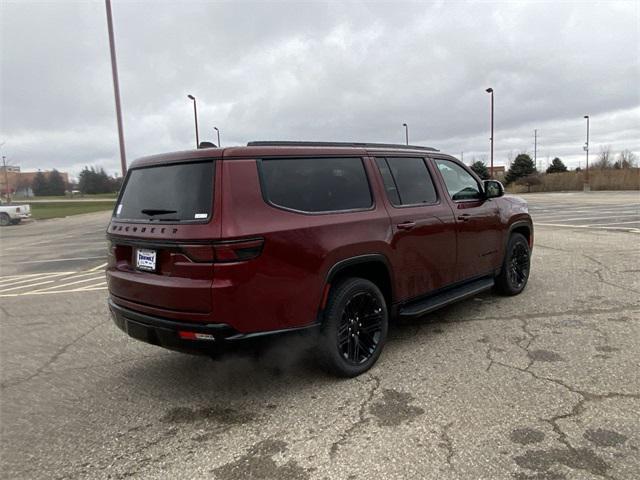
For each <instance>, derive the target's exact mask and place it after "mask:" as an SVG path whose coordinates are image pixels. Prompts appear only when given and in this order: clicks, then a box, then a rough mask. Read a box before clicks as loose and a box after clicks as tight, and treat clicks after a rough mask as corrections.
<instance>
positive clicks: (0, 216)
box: [0, 212, 11, 227]
mask: <svg viewBox="0 0 640 480" xmlns="http://www.w3.org/2000/svg"><path fill="white" fill-rule="evenodd" d="M10 224H11V217H9V215H7V214H6V213H4V212H2V213H0V225H2V226H3V227H6V226H7V225H10Z"/></svg>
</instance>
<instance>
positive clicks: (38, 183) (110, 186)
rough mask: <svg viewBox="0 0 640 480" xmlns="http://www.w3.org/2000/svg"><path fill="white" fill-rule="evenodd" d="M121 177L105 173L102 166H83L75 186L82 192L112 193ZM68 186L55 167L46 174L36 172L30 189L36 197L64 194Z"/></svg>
mask: <svg viewBox="0 0 640 480" xmlns="http://www.w3.org/2000/svg"><path fill="white" fill-rule="evenodd" d="M121 185H122V178H114V177H110V176H109V175H107V172H105V171H104V168H99V169H98V168H95V167H84V168H83V169H82V171H81V172H80V176H79V180H78V185H77V188H78V190H80V192H81V193H83V194H96V193H114V192H117V191H118V190H119V189H120V186H121ZM69 188H70V186H69V185H67V184H66V182H65V180H64V177H63V176H62V175H61V174H60V172H59V171H58V170H56V169H55V168H54V169H53V170H52V171H50V172H48V173H47V174H45V173H43V172H38V173H36V176H35V177H34V179H33V182H32V183H31V190H33V194H34V195H35V196H37V197H42V196H64V194H65V193H66V191H67V190H68V189H69Z"/></svg>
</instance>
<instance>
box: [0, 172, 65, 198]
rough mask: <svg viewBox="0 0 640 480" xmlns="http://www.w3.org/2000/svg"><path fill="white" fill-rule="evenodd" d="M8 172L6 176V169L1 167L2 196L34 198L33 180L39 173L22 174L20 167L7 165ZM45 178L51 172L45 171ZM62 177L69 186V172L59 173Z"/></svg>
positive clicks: (0, 190)
mask: <svg viewBox="0 0 640 480" xmlns="http://www.w3.org/2000/svg"><path fill="white" fill-rule="evenodd" d="M6 169H7V172H6V175H5V167H3V166H0V192H2V195H6V194H7V192H9V193H10V194H11V195H20V196H24V197H32V196H33V190H32V188H31V185H33V180H34V178H36V175H37V174H38V172H21V171H20V167H19V166H17V165H7V167H6ZM42 173H44V176H45V177H48V176H49V175H50V174H51V172H50V171H43V172H42ZM59 173H60V175H61V176H62V178H63V180H64V183H65V184H66V185H69V174H68V173H67V172H59ZM7 181H8V182H9V188H7Z"/></svg>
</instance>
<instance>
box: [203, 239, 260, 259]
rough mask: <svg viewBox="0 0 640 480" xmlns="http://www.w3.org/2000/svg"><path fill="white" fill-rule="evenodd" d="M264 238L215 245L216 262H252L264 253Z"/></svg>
mask: <svg viewBox="0 0 640 480" xmlns="http://www.w3.org/2000/svg"><path fill="white" fill-rule="evenodd" d="M263 246H264V239H263V238H252V239H250V240H239V241H233V242H220V243H216V244H214V245H213V249H214V250H215V255H216V260H215V261H216V262H239V261H243V260H251V259H252V258H256V257H257V256H259V255H260V254H261V253H262V247H263Z"/></svg>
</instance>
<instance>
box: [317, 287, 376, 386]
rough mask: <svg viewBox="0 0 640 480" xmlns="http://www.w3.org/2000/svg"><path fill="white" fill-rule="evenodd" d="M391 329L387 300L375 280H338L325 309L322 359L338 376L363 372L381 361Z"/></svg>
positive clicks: (321, 345)
mask: <svg viewBox="0 0 640 480" xmlns="http://www.w3.org/2000/svg"><path fill="white" fill-rule="evenodd" d="M387 329H388V312H387V305H386V301H385V298H384V296H383V295H382V292H381V291H380V289H379V288H378V287H377V286H376V285H375V284H374V283H373V282H370V281H369V280H365V279H363V278H347V279H344V280H342V281H340V282H337V283H336V285H335V286H334V287H333V288H332V289H331V293H330V295H329V300H328V302H327V306H326V308H325V311H324V323H323V326H322V333H321V337H320V344H319V347H320V354H321V359H322V361H323V363H324V364H325V365H326V366H327V367H328V368H329V370H331V371H332V372H333V373H334V374H336V375H339V376H342V377H355V376H357V375H360V374H362V373H364V372H366V371H367V370H369V369H370V368H371V367H372V366H373V364H374V363H375V362H376V361H377V360H378V357H379V356H380V353H381V351H382V348H383V347H384V343H385V341H386V338H387Z"/></svg>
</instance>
